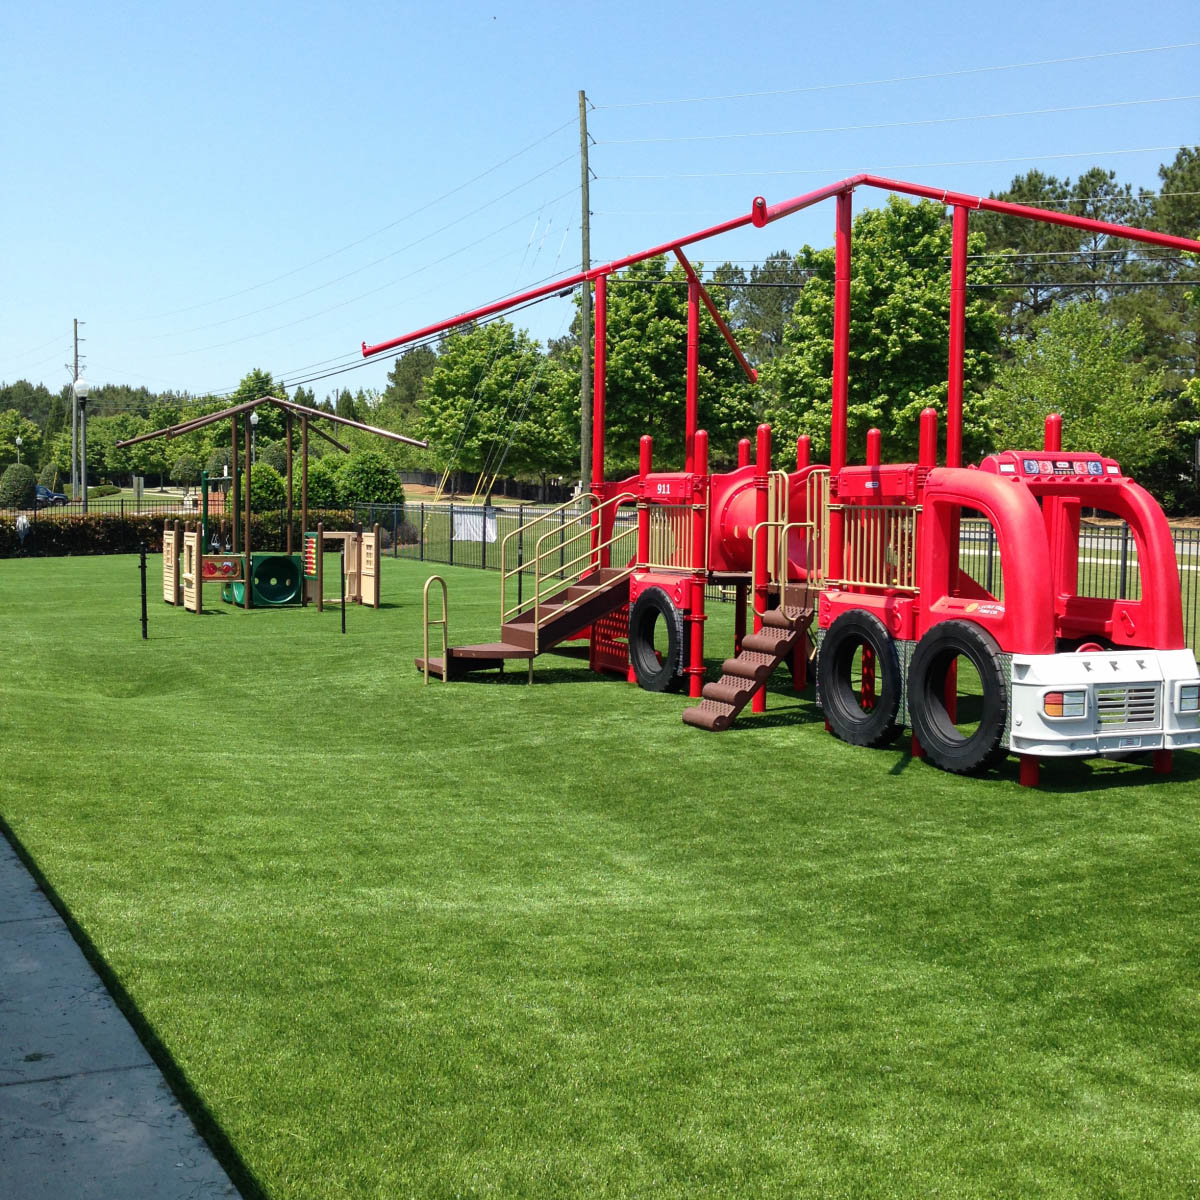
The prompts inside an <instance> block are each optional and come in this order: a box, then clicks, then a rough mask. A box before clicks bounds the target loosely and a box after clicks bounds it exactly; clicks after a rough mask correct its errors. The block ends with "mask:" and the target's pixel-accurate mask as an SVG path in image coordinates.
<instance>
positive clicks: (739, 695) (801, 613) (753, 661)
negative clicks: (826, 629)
mask: <svg viewBox="0 0 1200 1200" xmlns="http://www.w3.org/2000/svg"><path fill="white" fill-rule="evenodd" d="M812 618H813V610H812V609H811V608H777V609H773V610H772V611H770V612H768V613H767V615H766V616H765V617H763V624H762V629H761V630H760V631H759V632H758V633H748V634H746V636H745V637H744V638H742V648H741V652H740V653H739V654H738V655H737V657H736V658H727V659H726V660H725V661H724V663H722V664H721V678H720V679H718V680H717V681H716V682H715V683H706V684H705V685H704V690H703V691H702V692H701V693H700V696H701V700H700V703H699V704H697V705H695V706H694V707H692V708H685V709H684V710H683V720H684V724H686V725H694V726H695V727H696V728H697V729H707V730H710V731H711V732H712V733H720V732H721V731H722V730H725V729H728V728H729V726H730V725H732V724H733V721H734V718H735V717H736V716H737V715H738V713H740V712H741V711H742V709H743V708H745V707H746V705H747V704H748V703H749V701H750V697H751V696H753V695H754V693H755V692H756V691H758V689H759V688H760V687H762V686H763V685H764V684H765V683H766V682H767V680H768V679H770V678H771V675H772V673H773V672H774V670H775V668H776V667H777V666H779V664H780V663H781V662H783V660H784V659H785V658H787V656H788V655H789V654H791V653H792V651H793V650H795V648H796V646H797V645H798V644H799V643H800V642H801V640H802V639H803V637H804V633H805V630H807V629H808V626H809V624H810V623H811V621H812Z"/></svg>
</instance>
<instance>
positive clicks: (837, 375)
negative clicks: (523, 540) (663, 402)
mask: <svg viewBox="0 0 1200 1200" xmlns="http://www.w3.org/2000/svg"><path fill="white" fill-rule="evenodd" d="M859 187H870V188H877V189H879V190H882V191H886V192H897V193H900V194H902V195H908V196H917V197H919V198H921V199H925V200H934V201H936V202H938V203H940V204H944V205H950V206H952V207H953V209H954V218H953V229H952V238H951V258H950V354H949V371H948V376H949V389H948V398H947V413H946V416H947V428H946V465H947V466H951V467H958V466H961V465H962V385H963V331H964V325H965V318H966V279H967V224H968V220H969V214H970V212H971V210H975V211H977V212H994V213H1001V214H1004V215H1006V216H1013V217H1023V218H1026V219H1028V220H1031V221H1041V222H1043V223H1045V224H1047V225H1065V226H1067V227H1068V228H1071V229H1081V230H1087V231H1089V232H1091V233H1100V234H1105V235H1107V236H1109V237H1119V238H1126V239H1129V240H1131V241H1137V242H1144V243H1146V244H1147V245H1151V246H1164V247H1166V248H1168V249H1171V250H1183V251H1187V252H1190V253H1193V254H1200V242H1196V241H1193V240H1191V239H1190V238H1183V237H1176V236H1174V235H1173V234H1168V233H1158V232H1156V231H1154V230H1151V229H1138V228H1135V227H1133V226H1128V225H1115V224H1112V223H1111V222H1109V221H1096V220H1093V219H1092V218H1090V217H1076V216H1071V215H1069V214H1067V213H1059V212H1048V211H1046V210H1044V209H1040V208H1033V207H1031V206H1030V205H1026V204H1013V203H1011V202H1009V201H1007V200H992V199H989V198H987V197H984V196H972V195H969V194H968V193H966V192H955V191H951V190H949V189H947V188H936V187H928V186H927V185H925V184H920V183H907V182H905V181H903V180H899V179H887V178H885V177H883V176H880V175H870V174H862V175H852V176H850V177H849V178H848V179H842V180H839V181H838V182H837V183H831V184H827V185H826V186H825V187H821V188H817V189H816V190H815V191H811V192H805V193H804V194H803V195H801V196H795V197H793V198H792V199H791V200H784V201H781V202H780V203H778V204H771V205H768V204H767V202H766V200H764V199H763V197H762V196H756V197H755V199H754V203H753V204H752V205H751V208H750V211H749V212H748V213H746V214H745V215H744V216H741V217H734V218H733V219H732V220H729V221H723V222H721V223H720V224H719V225H712V226H710V227H709V228H707V229H701V230H699V231H698V232H696V233H692V234H688V235H687V236H685V237H681V238H676V239H675V240H673V241H669V242H663V243H661V244H660V245H658V246H654V247H652V248H651V249H649V250H643V251H641V252H640V253H637V254H629V255H626V256H625V257H624V258H618V259H615V260H614V261H613V262H610V263H606V264H605V265H603V266H599V267H593V268H592V269H591V270H589V271H580V272H577V273H576V274H574V275H567V276H564V277H563V278H561V279H557V280H555V281H554V282H553V283H546V284H542V285H541V286H540V287H536V288H533V289H531V290H530V291H527V292H521V293H520V294H518V295H514V296H510V297H508V298H506V299H503V300H497V301H494V302H493V303H491V304H485V305H483V306H482V307H481V308H476V309H472V310H471V311H470V312H466V313H460V314H459V315H458V316H455V317H450V318H448V319H446V320H442V321H436V322H434V323H433V324H432V325H426V326H424V327H422V328H421V329H417V330H414V331H413V332H412V333H406V334H404V335H403V336H401V337H396V338H391V339H389V340H388V341H386V342H378V343H376V344H375V345H373V346H369V345H368V344H367V343H366V342H363V343H362V353H363V357H364V358H370V357H371V356H372V355H375V354H382V353H383V352H384V351H387V350H395V349H397V348H399V347H401V346H406V345H408V344H410V343H411V342H415V341H418V340H419V339H421V338H425V337H429V336H431V335H432V334H436V333H443V332H445V331H446V330H449V329H456V328H457V327H458V326H460V325H465V324H467V323H468V322H470V321H477V320H480V319H482V318H484V317H490V316H493V315H495V314H497V313H502V312H505V311H506V310H508V309H510V308H514V307H516V306H517V305H519V304H525V303H528V302H530V301H534V300H540V299H543V298H544V297H546V296H550V295H552V294H553V293H555V292H561V291H562V290H563V289H564V288H571V287H575V286H578V285H579V284H582V283H589V282H593V281H594V282H595V283H596V285H597V293H598V299H599V294H600V293H601V292H602V289H603V286H604V283H605V281H606V280H607V278H608V276H609V275H612V274H613V273H614V272H617V271H620V270H622V269H624V268H625V267H628V266H631V265H632V264H633V263H638V262H643V261H645V260H646V259H648V258H656V257H657V256H659V255H661V254H674V255H675V256H676V257H677V258H678V259H679V261H680V263H681V264H682V265H683V268H684V270H685V272H687V276H688V289H689V297H688V299H689V304H688V308H689V312H692V311H694V310H695V308H696V300H697V298H699V299H702V300H703V301H704V304H705V306H706V307H707V308H708V311H709V312H710V313H711V314H712V316H713V318H714V320H716V322H717V325H718V326H719V327H720V330H721V332H722V334H723V335H724V336H725V339H726V341H727V342H728V343H729V345H730V346H731V348H732V349H733V352H734V355H735V356H736V358H737V360H738V362H739V364H740V365H741V366H742V369H743V370H744V371H745V372H746V373H747V375H748V376H749V377H750V379H751V380H754V379H756V378H757V375H756V373H755V371H754V368H753V367H751V366H750V364H749V363H748V362H747V361H746V359H745V356H744V355H743V354H742V352H741V350H740V349H739V347H738V346H737V343H736V341H735V340H734V337H733V334H732V333H731V332H730V330H729V328H728V326H727V325H726V324H725V322H724V321H722V320H721V318H720V317H719V316H718V315H717V310H716V306H715V305H714V304H713V302H712V299H711V297H710V296H709V295H708V293H707V291H706V290H705V289H704V287H703V285H702V284H701V283H700V281H699V279H698V278H697V277H696V274H695V272H694V271H693V270H692V267H691V264H690V263H689V262H688V261H687V259H686V258H685V257H684V256H683V253H682V251H683V248H684V247H685V246H692V245H694V244H696V243H697V242H704V241H707V240H708V239H710V238H714V237H718V236H720V235H721V234H723V233H730V232H731V231H733V230H735V229H742V228H744V227H745V226H747V225H753V226H755V227H756V228H758V229H762V228H764V227H765V226H767V225H769V224H771V223H772V222H773V221H778V220H780V219H781V218H783V217H788V216H791V215H792V213H797V212H800V211H801V210H802V209H805V208H811V207H812V206H813V205H814V204H819V203H820V202H821V201H822V200H828V199H831V198H835V197H836V199H837V224H836V236H835V247H836V249H835V256H836V267H835V289H834V351H833V427H832V429H831V445H830V463H829V465H830V469H831V470H832V471H834V472H836V471H838V470H840V469H841V468H842V467H844V466H845V465H846V406H847V397H848V378H849V371H848V367H849V341H850V338H849V334H850V233H851V224H852V221H851V215H852V210H851V197H852V195H853V193H854V190H855V189H856V188H859ZM692 324H693V322H692V321H691V319H690V318H689V346H690V344H691V340H692V337H691V334H692V329H691V326H692ZM597 328H598V329H600V328H602V324H601V322H600V321H597ZM598 344H599V343H598ZM601 361H602V360H601ZM596 375H597V378H598V379H600V378H602V375H601V372H600V370H597V371H596ZM688 378H689V380H691V378H692V372H691V371H689V374H688ZM602 405H603V391H601V395H600V399H599V404H598V407H600V406H602ZM695 428H696V411H695V397H694V395H691V394H689V398H688V426H687V434H686V442H685V445H686V455H687V459H688V462H689V463H690V462H691V461H692V459H693V441H694V432H695ZM593 430H594V432H593V436H594V438H595V441H596V442H597V443H598V444H599V445H600V452H599V454H598V455H597V454H595V453H594V454H593V457H592V464H593V467H592V475H593V479H594V480H595V481H596V482H601V481H602V480H603V462H604V452H603V424H602V422H601V424H600V425H599V426H595V425H594V427H593ZM689 469H691V468H690V466H689Z"/></svg>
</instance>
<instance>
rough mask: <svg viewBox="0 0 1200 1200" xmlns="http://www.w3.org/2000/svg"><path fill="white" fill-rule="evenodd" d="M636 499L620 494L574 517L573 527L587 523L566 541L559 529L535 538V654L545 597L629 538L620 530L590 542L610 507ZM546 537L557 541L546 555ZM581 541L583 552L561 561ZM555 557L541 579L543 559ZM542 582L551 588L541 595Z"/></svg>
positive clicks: (626, 570)
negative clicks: (583, 540)
mask: <svg viewBox="0 0 1200 1200" xmlns="http://www.w3.org/2000/svg"><path fill="white" fill-rule="evenodd" d="M636 499H637V496H636V495H635V494H634V493H633V492H622V493H620V494H619V495H617V496H610V497H609V499H607V500H606V501H604V503H603V504H600V505H598V506H597V507H596V508H593V509H590V510H589V511H588V512H586V513H581V514H580V516H578V517H577V518H575V523H576V524H579V523H581V522H582V521H583V520H585V519H588V524H587V525H586V526H583V527H582V528H580V529H578V530H577V531H576V532H575V533H573V534H572V535H571V536H570V537H569V538H566V539H565V540H564V539H563V538H562V537H561V534H562V529H553V530H550V531H549V532H547V533H543V534H542V536H541V537H540V538H538V540H537V542H536V544H535V546H534V558H533V603H532V608H533V649H534V653H537V652H538V650H539V648H540V647H539V642H540V632H541V628H542V625H543V623H544V619H543V617H542V601H543V600H544V599H545V598H546V596H547V595H549V594H550V592H551V591H554V590H561V589H562V588H563V587H570V586H571V584H572V583H574V582H576V581H578V580H579V579H580V578H581V577H582V576H583V574H584V572H585V571H586V570H587V569H588V566H589V565H590V566H598V565H599V561H600V552H601V551H602V550H605V549H607V548H608V547H609V546H612V545H614V544H615V543H616V542H618V541H619V540H620V539H621V538H623V537H628V536H629V532H630V531H629V530H628V529H622V530H621V531H620V532H619V533H616V532H614V533H613V534H612V536H611V537H609V538H608V539H607V540H605V541H600V540H599V539H596V540H595V542H593V540H592V535H593V531H594V530H597V529H599V527H600V525H601V523H602V522H601V520H600V516H601V514H602V513H603V512H604V510H605V509H606V508H609V507H611V508H614V509H615V508H618V507H619V506H620V505H621V504H622V503H625V502H627V501H630V500H636ZM547 538H558V540H557V541H556V542H555V543H554V544H553V546H552V550H551V553H550V554H546V553H544V552H543V550H542V543H543V542H545V541H546V539H547ZM581 538H586V539H587V541H588V545H587V547H586V548H585V549H584V550H583V552H582V553H580V554H576V555H575V557H574V558H572V559H570V560H566V559H565V558H564V552H565V550H566V547H567V546H570V545H572V544H573V543H575V542H577V541H579V540H580V539H581ZM554 555H558V564H557V569H556V570H555V572H554V574H553V577H550V576H547V577H546V578H545V579H543V576H542V563H543V560H544V559H546V558H548V557H553V556H554ZM581 563H582V564H585V565H584V566H582V567H581V568H580V569H579V570H576V569H575V568H576V567H578V566H579V564H581ZM633 571H634V567H633V566H632V565H629V566H626V567H623V568H620V569H619V570H618V572H617V574H616V575H614V576H609V577H607V578H606V579H605V580H604V582H603V583H599V584H597V585H596V586H595V587H593V588H590V589H589V590H588V591H586V592H584V594H583V595H582V596H580V597H579V598H578V599H579V601H580V602H582V601H584V600H588V599H590V598H591V597H592V596H594V595H595V594H596V593H597V592H599V591H601V590H602V589H603V588H605V587H607V586H608V585H609V584H611V583H613V582H615V581H616V580H619V579H621V578H624V577H625V576H628V575H632V574H633ZM544 582H545V583H549V584H551V585H552V587H551V588H550V589H548V590H547V591H546V592H543V583H544ZM526 611H528V610H526ZM505 619H507V618H505ZM546 619H548V618H546Z"/></svg>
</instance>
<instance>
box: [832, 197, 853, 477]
mask: <svg viewBox="0 0 1200 1200" xmlns="http://www.w3.org/2000/svg"><path fill="white" fill-rule="evenodd" d="M851 203H852V196H851V193H849V192H841V193H840V194H839V195H838V198H837V229H836V232H835V235H834V237H835V247H836V248H835V251H834V261H835V266H834V283H833V417H832V424H831V428H830V432H829V438H830V444H829V470H830V473H831V474H833V475H836V474H837V473H838V472H839V471H840V470H841V469H842V468H843V467H844V466H845V465H846V439H847V437H848V431H847V408H848V404H849V394H850V392H849V389H850V230H851V225H852V223H853V220H852V211H853V210H852V208H851Z"/></svg>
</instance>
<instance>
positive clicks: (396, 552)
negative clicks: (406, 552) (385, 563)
mask: <svg viewBox="0 0 1200 1200" xmlns="http://www.w3.org/2000/svg"><path fill="white" fill-rule="evenodd" d="M402 511H403V509H401V508H400V507H399V505H396V504H393V505H392V557H393V558H399V557H400V513H401V512H402Z"/></svg>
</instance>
